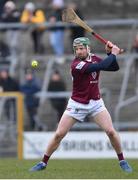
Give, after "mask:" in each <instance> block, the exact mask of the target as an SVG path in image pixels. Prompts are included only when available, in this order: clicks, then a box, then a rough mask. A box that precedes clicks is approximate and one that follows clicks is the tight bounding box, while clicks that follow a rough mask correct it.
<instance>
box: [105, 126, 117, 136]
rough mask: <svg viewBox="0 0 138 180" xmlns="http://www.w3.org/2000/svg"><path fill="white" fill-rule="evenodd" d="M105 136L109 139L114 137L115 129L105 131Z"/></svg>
mask: <svg viewBox="0 0 138 180" xmlns="http://www.w3.org/2000/svg"><path fill="white" fill-rule="evenodd" d="M106 134H107V135H108V136H109V137H113V136H114V135H115V129H114V128H109V129H108V130H107V131H106Z"/></svg>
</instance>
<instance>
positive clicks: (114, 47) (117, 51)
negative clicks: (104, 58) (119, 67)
mask: <svg viewBox="0 0 138 180" xmlns="http://www.w3.org/2000/svg"><path fill="white" fill-rule="evenodd" d="M111 53H112V54H114V55H115V56H116V55H118V54H120V48H119V47H118V46H116V45H113V47H112V51H111Z"/></svg>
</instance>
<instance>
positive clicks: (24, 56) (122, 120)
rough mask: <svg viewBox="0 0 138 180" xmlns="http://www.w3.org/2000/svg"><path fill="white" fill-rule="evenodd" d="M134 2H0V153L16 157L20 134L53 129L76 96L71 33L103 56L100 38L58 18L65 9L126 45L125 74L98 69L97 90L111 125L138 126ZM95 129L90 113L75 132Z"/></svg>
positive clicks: (134, 128)
mask: <svg viewBox="0 0 138 180" xmlns="http://www.w3.org/2000/svg"><path fill="white" fill-rule="evenodd" d="M137 6H138V1H137V0H131V1H129V0H125V1H123V0H116V1H113V0H85V1H84V0H83V1H79V0H33V1H26V0H20V1H18V0H14V1H6V0H1V1H0V156H2V157H4V156H7V154H8V156H16V154H17V149H16V147H17V139H18V136H19V134H18V133H19V131H20V132H22V130H23V132H24V131H25V132H38V131H39V132H40V131H42V132H48V131H54V130H55V128H56V126H57V123H58V122H59V119H60V117H61V115H62V113H63V112H64V110H65V108H66V104H67V101H68V98H69V97H70V95H71V90H72V80H71V75H70V64H71V61H72V59H73V50H72V42H73V39H74V38H77V37H80V36H86V37H88V38H90V39H91V47H92V52H93V53H96V54H97V55H98V56H101V57H102V58H104V57H105V56H106V54H105V47H104V45H103V44H101V43H100V42H99V41H98V40H97V39H95V38H94V37H92V36H91V35H90V34H89V33H87V32H85V31H84V30H83V29H82V28H80V27H78V26H75V25H73V24H65V23H62V22H61V13H62V10H63V9H64V8H66V7H72V8H73V9H74V10H75V12H76V13H77V14H78V15H79V17H81V18H82V19H83V20H84V21H86V22H87V23H88V24H89V25H90V26H91V27H92V28H93V29H94V30H95V32H97V33H99V34H100V35H102V36H103V37H104V38H105V39H108V40H110V41H112V42H113V43H115V44H117V45H118V46H119V47H120V48H123V49H124V50H125V52H124V53H123V54H121V55H119V56H118V59H119V64H120V71H118V72H115V73H110V74H109V73H108V72H104V73H103V72H102V73H101V74H102V75H101V83H100V89H101V94H102V96H103V99H104V101H105V104H106V106H107V108H108V110H109V112H110V113H111V115H112V118H113V123H114V126H115V127H116V128H117V129H118V130H120V131H132V132H134V131H137V130H138V119H137V116H138V54H137V53H138V20H137V18H138V13H137ZM32 60H37V61H38V63H39V65H38V67H37V68H32V67H31V62H32ZM6 93H7V94H6ZM20 93H21V94H20ZM22 95H23V101H22ZM17 99H19V100H17ZM17 101H18V103H17ZM22 103H23V107H22ZM20 108H22V109H20ZM21 112H22V113H21ZM22 119H23V126H22V122H20V121H22ZM22 127H23V129H22ZM91 130H92V131H100V129H99V127H98V126H96V125H95V124H94V123H90V122H89V117H88V118H86V121H85V123H83V124H81V123H77V124H76V125H75V126H74V127H73V128H72V130H71V131H75V132H76V131H91ZM17 132H18V133H17ZM19 141H20V140H19ZM6 149H7V150H6Z"/></svg>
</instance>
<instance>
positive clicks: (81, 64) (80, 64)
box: [76, 61, 86, 69]
mask: <svg viewBox="0 0 138 180" xmlns="http://www.w3.org/2000/svg"><path fill="white" fill-rule="evenodd" d="M85 64H86V62H83V61H81V62H80V63H79V64H77V66H76V69H82V68H83V66H84V65H85Z"/></svg>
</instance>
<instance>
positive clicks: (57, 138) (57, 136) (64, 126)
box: [30, 113, 76, 171]
mask: <svg viewBox="0 0 138 180" xmlns="http://www.w3.org/2000/svg"><path fill="white" fill-rule="evenodd" d="M75 122H76V120H75V119H74V118H72V117H71V116H69V115H67V114H65V113H64V114H63V116H62V117H61V120H60V122H59V124H58V127H57V130H56V132H55V133H54V136H53V137H52V139H51V140H50V142H49V144H48V147H47V150H46V153H45V154H44V157H43V159H42V161H41V162H40V163H38V164H37V165H35V166H33V167H32V168H31V169H30V171H39V170H43V169H45V168H46V166H47V163H48V160H49V158H50V156H51V155H52V153H53V152H54V151H55V150H56V149H57V148H58V146H59V144H60V142H61V140H62V139H63V137H64V136H65V135H66V134H67V132H68V131H69V130H70V128H71V127H72V126H73V124H75Z"/></svg>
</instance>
